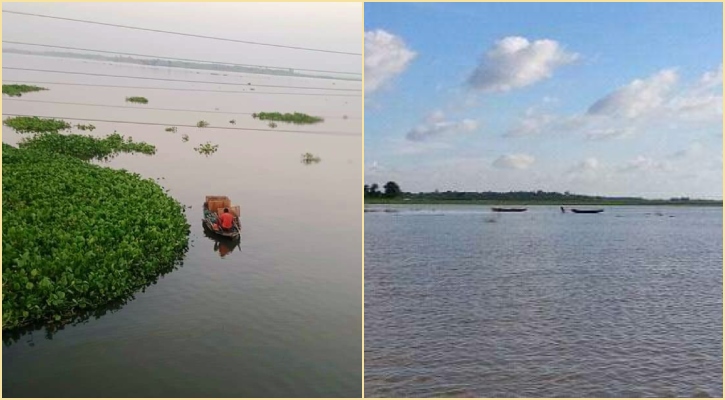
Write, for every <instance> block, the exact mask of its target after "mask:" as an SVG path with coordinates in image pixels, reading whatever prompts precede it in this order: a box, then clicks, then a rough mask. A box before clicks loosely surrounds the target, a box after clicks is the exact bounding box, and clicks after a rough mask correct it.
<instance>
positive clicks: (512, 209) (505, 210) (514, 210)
mask: <svg viewBox="0 0 725 400" xmlns="http://www.w3.org/2000/svg"><path fill="white" fill-rule="evenodd" d="M491 210H493V211H494V212H524V211H526V208H503V207H492V208H491Z"/></svg>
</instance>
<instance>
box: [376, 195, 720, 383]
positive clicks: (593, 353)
mask: <svg viewBox="0 0 725 400" xmlns="http://www.w3.org/2000/svg"><path fill="white" fill-rule="evenodd" d="M384 208H391V207H383V208H381V207H373V208H372V210H375V211H380V210H382V209H384ZM392 209H393V211H398V212H369V213H366V214H365V396H366V397H438V396H443V397H458V396H464V397H468V396H472V397H676V396H677V397H693V396H709V397H722V394H723V392H722V375H723V371H722V365H723V359H722V315H723V310H722V293H723V287H722V251H723V249H722V243H723V238H722V229H723V225H722V208H716V207H713V208H704V207H703V208H696V207H649V206H647V207H644V206H642V207H605V212H604V213H602V214H599V215H585V214H579V215H576V214H571V213H566V214H562V213H561V212H560V211H559V208H558V207H543V206H542V207H530V208H529V211H528V212H525V213H516V214H513V213H512V214H499V213H492V212H490V211H489V210H490V208H489V207H483V206H480V207H470V206H420V207H393V208H392Z"/></svg>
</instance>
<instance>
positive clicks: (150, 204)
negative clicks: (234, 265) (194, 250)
mask: <svg viewBox="0 0 725 400" xmlns="http://www.w3.org/2000/svg"><path fill="white" fill-rule="evenodd" d="M2 159H3V161H2V167H3V168H2V175H3V196H2V219H3V224H2V230H3V246H2V268H3V269H2V328H3V330H6V329H13V328H17V327H22V326H26V325H30V324H34V323H43V322H53V321H55V323H57V322H60V323H62V322H63V321H66V320H68V319H72V318H73V317H74V316H78V315H82V314H83V313H85V312H88V311H89V310H95V309H98V308H99V307H102V306H105V305H107V304H109V303H112V302H115V301H122V300H124V299H127V298H129V297H130V296H132V295H133V293H134V292H136V291H137V290H139V289H141V288H143V287H145V286H147V285H149V284H150V283H153V282H155V280H156V279H157V277H158V276H159V275H160V274H163V273H167V272H170V271H172V270H173V269H174V267H175V266H176V265H178V262H179V261H180V259H181V257H183V254H184V253H185V251H186V249H187V248H188V235H189V225H188V224H187V221H186V218H185V216H184V211H183V206H182V205H181V204H179V203H178V202H177V201H176V200H174V199H173V198H171V197H169V196H168V195H166V194H165V193H164V191H163V189H162V188H161V187H160V186H158V185H157V184H156V183H154V182H153V180H151V179H143V178H141V176H139V175H137V174H130V173H127V172H125V171H119V170H113V169H110V168H104V167H100V166H96V165H92V164H89V163H87V162H84V161H81V160H78V159H76V158H73V157H69V156H65V155H61V154H53V153H48V152H45V151H37V150H31V149H18V148H15V147H12V146H9V145H7V144H4V143H3V145H2Z"/></svg>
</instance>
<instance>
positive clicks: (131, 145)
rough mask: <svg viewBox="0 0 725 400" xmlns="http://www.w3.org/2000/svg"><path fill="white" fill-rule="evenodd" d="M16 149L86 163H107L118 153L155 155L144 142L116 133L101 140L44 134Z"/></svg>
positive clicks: (90, 137)
mask: <svg viewBox="0 0 725 400" xmlns="http://www.w3.org/2000/svg"><path fill="white" fill-rule="evenodd" d="M18 147H20V148H22V149H32V150H39V151H43V152H47V153H54V154H63V155H67V156H71V157H76V158H79V159H81V160H86V161H87V160H99V161H101V160H102V161H108V160H110V159H111V158H113V157H115V156H116V155H118V154H119V153H132V154H133V153H142V154H148V155H152V154H155V153H156V147H155V146H153V145H151V144H148V143H144V142H134V141H133V139H132V138H131V137H129V138H124V137H123V136H121V135H119V134H118V133H116V132H113V133H112V134H110V135H108V136H106V137H105V138H102V139H99V138H97V137H93V136H90V135H75V134H72V135H62V134H59V133H45V134H39V135H35V136H33V137H30V138H25V139H23V140H22V141H20V143H18Z"/></svg>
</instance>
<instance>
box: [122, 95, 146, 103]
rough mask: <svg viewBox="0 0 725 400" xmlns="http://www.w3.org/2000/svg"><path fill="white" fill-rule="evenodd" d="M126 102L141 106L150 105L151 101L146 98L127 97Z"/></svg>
mask: <svg viewBox="0 0 725 400" xmlns="http://www.w3.org/2000/svg"><path fill="white" fill-rule="evenodd" d="M126 101H127V102H130V103H140V104H148V102H149V99H147V98H145V97H139V96H136V97H126Z"/></svg>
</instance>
